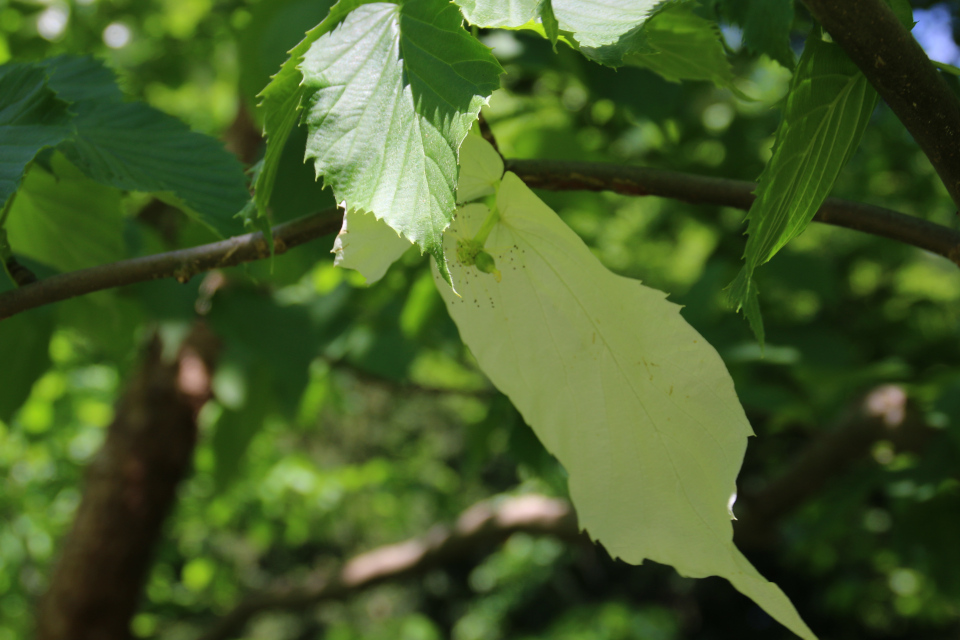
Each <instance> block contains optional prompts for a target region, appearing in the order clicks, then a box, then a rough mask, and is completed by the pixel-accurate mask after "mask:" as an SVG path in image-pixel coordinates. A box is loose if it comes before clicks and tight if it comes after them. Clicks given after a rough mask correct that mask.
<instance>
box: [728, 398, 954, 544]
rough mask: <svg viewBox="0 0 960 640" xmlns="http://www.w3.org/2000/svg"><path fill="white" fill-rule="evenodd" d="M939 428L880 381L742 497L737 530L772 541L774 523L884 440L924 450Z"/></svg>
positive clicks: (749, 539) (745, 540)
mask: <svg viewBox="0 0 960 640" xmlns="http://www.w3.org/2000/svg"><path fill="white" fill-rule="evenodd" d="M937 433H938V431H937V430H935V429H932V428H930V427H928V426H927V425H926V423H925V422H924V420H923V416H922V415H921V413H920V412H919V411H918V410H917V409H916V407H914V406H913V405H911V404H910V403H909V402H908V398H907V394H906V392H905V391H904V390H903V389H902V388H901V387H899V386H896V385H882V386H879V387H877V388H875V389H873V390H872V391H870V392H869V393H867V394H866V396H864V397H863V398H861V399H860V400H858V401H857V402H855V403H853V404H852V405H851V406H850V407H849V408H848V409H847V410H846V412H845V413H844V414H843V415H842V416H841V417H840V419H839V421H838V423H837V425H836V426H835V427H834V428H832V429H828V430H826V431H824V432H822V433H820V434H818V435H817V436H816V437H814V438H813V439H811V440H810V442H809V443H807V445H806V446H805V447H804V448H803V449H802V450H801V451H800V452H799V453H798V454H797V455H796V456H794V458H793V460H792V461H791V462H790V464H789V466H788V467H787V469H786V470H785V471H784V472H783V473H782V474H781V475H780V476H779V477H777V478H775V479H774V480H772V481H771V482H770V483H769V484H768V485H767V486H766V487H764V488H763V489H762V490H760V491H756V492H753V493H745V494H744V495H741V496H740V499H739V500H738V501H737V510H736V511H737V518H738V520H737V521H736V522H735V523H734V532H735V536H736V541H737V544H739V545H742V546H744V547H763V546H770V544H771V541H773V540H775V539H776V536H775V535H773V528H774V525H775V524H776V523H777V522H778V521H779V520H780V519H782V518H783V517H785V516H786V515H788V514H789V513H791V512H793V511H795V510H796V509H797V508H799V507H800V506H802V505H803V504H804V503H806V502H807V501H808V500H810V499H812V498H814V497H816V496H817V495H819V494H820V492H821V491H822V490H823V488H824V486H826V485H827V484H828V483H829V482H830V481H831V480H833V479H834V478H836V477H837V476H839V475H841V474H843V473H844V472H846V471H847V470H848V469H849V468H850V467H852V466H853V465H854V464H856V463H857V462H859V461H860V460H862V459H863V458H865V457H866V456H867V455H868V454H869V453H870V450H871V449H872V447H873V446H874V445H875V444H876V443H877V442H880V441H888V442H890V444H891V445H892V446H893V447H894V448H895V449H896V450H897V451H901V452H903V451H920V450H922V449H923V447H924V446H925V445H926V444H927V442H928V441H929V440H930V439H931V438H932V437H933V436H934V435H935V434H937Z"/></svg>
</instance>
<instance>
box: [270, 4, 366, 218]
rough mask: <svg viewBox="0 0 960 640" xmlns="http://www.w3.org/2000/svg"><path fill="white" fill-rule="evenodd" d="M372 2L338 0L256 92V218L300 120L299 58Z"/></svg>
mask: <svg viewBox="0 0 960 640" xmlns="http://www.w3.org/2000/svg"><path fill="white" fill-rule="evenodd" d="M373 1H374V0H340V2H337V4H335V5H334V6H333V8H332V9H330V13H329V14H328V15H327V17H326V18H324V20H323V22H321V23H320V24H318V25H317V26H315V27H314V28H313V29H311V30H310V31H308V32H307V35H306V37H304V39H303V40H301V41H300V43H299V44H298V45H297V46H296V47H294V48H293V49H291V50H290V57H289V58H287V61H286V62H284V63H283V66H281V67H280V71H278V72H277V75H275V76H273V79H272V80H271V81H270V84H268V85H267V86H266V87H265V88H264V90H263V91H262V92H261V93H260V97H261V98H262V101H261V102H260V109H261V110H262V112H263V119H264V121H263V130H264V133H265V135H266V136H267V151H266V153H265V154H264V157H263V168H262V170H261V171H260V174H259V175H258V176H257V181H256V183H255V189H256V192H255V194H254V200H255V201H256V203H257V212H258V215H260V216H264V215H266V211H267V207H268V206H269V204H270V196H271V195H272V193H273V186H274V183H275V182H276V179H277V170H278V168H279V166H280V158H281V157H282V156H283V147H284V146H285V145H286V143H287V138H288V137H289V136H290V132H291V131H292V130H293V127H294V125H296V124H297V121H298V119H299V118H300V110H301V108H302V101H303V94H304V89H303V86H302V82H303V74H302V73H301V72H300V68H299V67H300V63H301V62H302V61H303V56H304V55H305V54H306V53H307V51H308V50H309V49H310V47H311V46H312V45H313V43H314V42H316V41H317V39H318V38H320V37H321V36H323V35H324V34H326V33H328V32H330V31H331V30H332V29H334V28H335V27H336V26H337V25H338V24H340V22H342V21H343V19H344V18H345V17H346V16H347V14H349V13H350V12H351V11H353V10H354V9H356V8H357V7H359V6H362V5H364V4H368V3H370V2H373Z"/></svg>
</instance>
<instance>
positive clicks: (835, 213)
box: [506, 148, 960, 267]
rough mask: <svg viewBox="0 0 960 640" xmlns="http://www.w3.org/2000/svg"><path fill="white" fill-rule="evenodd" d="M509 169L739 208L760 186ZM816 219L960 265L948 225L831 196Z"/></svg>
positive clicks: (545, 184)
mask: <svg viewBox="0 0 960 640" xmlns="http://www.w3.org/2000/svg"><path fill="white" fill-rule="evenodd" d="M958 151H960V148H958ZM506 168H507V170H508V171H513V172H514V173H516V174H517V175H518V176H519V177H520V179H521V180H523V181H524V182H526V183H527V185H528V186H530V187H532V188H535V189H547V190H550V191H569V190H576V189H582V190H586V191H614V192H616V193H622V194H624V195H631V196H660V197H664V198H672V199H674V200H681V201H683V202H690V203H693V204H711V205H723V206H727V207H735V208H737V209H749V208H750V205H751V204H752V203H753V200H754V198H755V196H754V195H753V192H754V190H756V188H757V185H756V184H754V183H753V182H746V181H743V180H728V179H725V178H708V177H704V176H698V175H694V174H689V173H680V172H679V171H666V170H662V169H647V168H645V167H631V166H626V165H619V164H605V163H599V162H566V161H562V160H508V161H507V163H506ZM813 219H814V220H816V221H818V222H823V223H826V224H832V225H835V226H838V227H846V228H848V229H856V230H857V231H862V232H864V233H869V234H871V235H875V236H880V237H882V238H889V239H891V240H897V241H898V242H902V243H904V244H909V245H912V246H914V247H919V248H920V249H925V250H927V251H930V252H932V253H936V254H938V255H941V256H943V257H945V258H947V259H949V260H950V261H951V262H953V263H954V264H956V265H957V266H958V267H960V231H955V230H953V229H950V228H949V227H945V226H943V225H939V224H936V223H933V222H928V221H926V220H923V219H921V218H914V217H913V216H908V215H904V214H902V213H898V212H896V211H891V210H890V209H884V208H883V207H877V206H873V205H869V204H863V203H860V202H852V201H850V200H841V199H840V198H827V200H826V201H825V202H824V203H823V206H822V207H820V210H819V211H818V212H817V215H816V216H814V218H813Z"/></svg>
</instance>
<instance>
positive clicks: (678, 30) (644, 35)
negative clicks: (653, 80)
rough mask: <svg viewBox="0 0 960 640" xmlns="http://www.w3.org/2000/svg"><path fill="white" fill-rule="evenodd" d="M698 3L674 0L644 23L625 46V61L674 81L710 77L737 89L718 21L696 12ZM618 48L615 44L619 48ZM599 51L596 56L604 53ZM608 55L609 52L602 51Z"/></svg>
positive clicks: (721, 84) (707, 78) (708, 79)
mask: <svg viewBox="0 0 960 640" xmlns="http://www.w3.org/2000/svg"><path fill="white" fill-rule="evenodd" d="M696 8H697V4H696V3H695V2H670V3H667V4H665V5H664V6H663V9H662V10H660V11H658V12H657V13H656V14H655V15H654V16H653V17H651V18H650V20H648V21H647V22H646V23H644V26H643V29H642V30H641V31H640V32H638V34H637V37H636V38H635V40H636V42H635V43H634V44H632V45H630V46H629V47H626V48H625V49H624V48H623V46H622V45H621V46H620V48H621V49H622V51H621V52H620V53H618V55H622V60H623V63H624V64H631V65H636V66H640V67H646V68H648V69H650V70H651V71H654V72H656V73H658V74H660V75H661V76H662V77H664V78H666V79H667V80H670V81H671V82H680V81H681V80H706V81H708V82H713V83H714V84H715V85H717V86H718V87H727V88H733V86H734V85H733V69H732V68H731V67H730V61H729V60H728V59H727V54H726V51H725V50H724V47H723V43H722V42H721V38H720V28H719V27H718V26H717V24H716V23H715V22H712V21H710V20H707V19H706V18H704V17H702V16H700V15H698V14H697V13H696ZM616 48H617V47H614V49H616ZM601 51H606V48H604V49H601V50H598V51H597V53H596V54H595V55H600V52H601ZM602 55H603V57H604V58H606V57H607V56H609V55H610V54H609V53H608V52H605V53H603V54H602Z"/></svg>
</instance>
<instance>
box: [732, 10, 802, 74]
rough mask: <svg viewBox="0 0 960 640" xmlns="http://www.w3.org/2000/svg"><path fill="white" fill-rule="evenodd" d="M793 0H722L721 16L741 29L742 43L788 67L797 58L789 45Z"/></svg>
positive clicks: (751, 49)
mask: <svg viewBox="0 0 960 640" xmlns="http://www.w3.org/2000/svg"><path fill="white" fill-rule="evenodd" d="M793 1H794V0H762V1H761V2H757V1H756V0H721V1H720V10H721V12H722V13H723V15H724V16H725V17H726V18H727V19H728V20H730V21H731V22H734V23H736V24H739V25H740V26H741V27H742V28H743V44H744V46H745V47H746V48H747V49H748V50H750V51H752V52H753V53H757V54H761V53H764V54H766V55H768V56H770V58H772V59H774V60H776V61H777V62H779V63H780V64H782V65H783V66H785V67H787V68H788V69H792V68H793V66H794V64H795V62H796V59H795V57H794V55H793V50H792V49H791V48H790V28H791V27H792V26H793Z"/></svg>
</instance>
